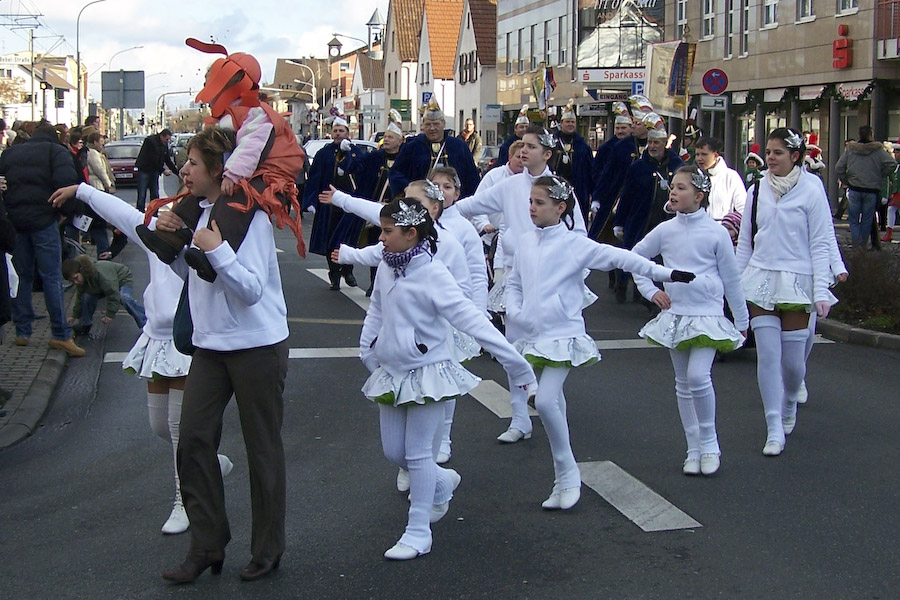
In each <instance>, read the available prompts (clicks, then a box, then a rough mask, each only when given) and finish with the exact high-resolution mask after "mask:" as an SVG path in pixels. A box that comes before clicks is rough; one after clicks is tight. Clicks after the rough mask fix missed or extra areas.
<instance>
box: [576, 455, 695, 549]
mask: <svg viewBox="0 0 900 600" xmlns="http://www.w3.org/2000/svg"><path fill="white" fill-rule="evenodd" d="M578 468H579V469H580V470H581V480H582V481H583V482H584V483H585V485H587V486H588V487H590V488H591V489H592V490H594V491H595V492H597V493H598V494H599V495H600V496H601V497H602V498H603V499H604V500H606V501H607V502H609V503H610V504H611V505H613V507H615V509H616V510H618V511H619V512H620V513H622V514H623V515H625V516H626V517H627V518H628V519H629V520H630V521H631V522H633V523H634V524H635V525H637V526H638V527H640V528H641V529H643V530H644V531H647V532H652V531H671V530H673V529H695V528H697V527H703V525H701V524H700V523H698V522H697V521H696V520H694V519H693V518H692V517H691V516H690V515H688V514H686V513H684V512H682V511H681V510H680V509H678V508H677V507H676V506H674V505H673V504H671V503H670V502H669V501H668V500H666V499H665V498H663V497H662V496H660V495H659V494H657V493H656V492H654V491H653V490H651V489H650V488H649V487H647V486H646V485H644V484H643V483H642V482H641V481H640V480H638V479H636V478H635V477H633V476H632V475H629V474H628V472H627V471H625V470H624V469H622V468H621V467H620V466H619V465H617V464H616V463H614V462H610V461H605V460H604V461H594V462H582V463H578Z"/></svg>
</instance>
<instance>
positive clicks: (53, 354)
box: [0, 349, 68, 450]
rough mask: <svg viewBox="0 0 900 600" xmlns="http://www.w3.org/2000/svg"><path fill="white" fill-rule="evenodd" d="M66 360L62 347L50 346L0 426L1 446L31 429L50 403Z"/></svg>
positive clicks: (10, 443)
mask: <svg viewBox="0 0 900 600" xmlns="http://www.w3.org/2000/svg"><path fill="white" fill-rule="evenodd" d="M67 360H68V356H67V355H66V353H65V352H64V351H63V350H57V349H50V350H49V351H48V352H47V356H46V358H44V362H43V364H42V365H41V368H40V370H39V371H38V374H37V376H36V377H35V378H34V381H33V382H32V384H31V387H30V388H28V393H26V394H25V397H24V398H22V402H21V403H20V404H19V406H18V408H16V410H15V412H14V413H13V414H12V416H10V418H9V421H8V422H7V423H6V424H5V425H4V426H3V427H0V450H2V449H5V448H8V447H10V446H12V445H13V444H15V443H16V442H19V441H21V440H23V439H25V438H26V437H28V436H30V435H31V434H32V433H34V430H35V429H36V428H37V425H38V423H40V421H41V417H43V416H44V413H45V412H46V411H47V407H48V406H49V405H50V398H51V397H52V396H53V390H54V388H56V384H57V383H58V382H59V378H60V376H61V375H62V372H63V370H64V369H65V368H66V361H67Z"/></svg>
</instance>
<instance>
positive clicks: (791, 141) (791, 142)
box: [784, 129, 803, 150]
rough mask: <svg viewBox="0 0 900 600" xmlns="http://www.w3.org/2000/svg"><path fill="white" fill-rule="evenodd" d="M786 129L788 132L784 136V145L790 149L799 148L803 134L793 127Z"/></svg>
mask: <svg viewBox="0 0 900 600" xmlns="http://www.w3.org/2000/svg"><path fill="white" fill-rule="evenodd" d="M788 131H789V132H790V133H789V134H788V136H787V137H786V138H784V145H785V146H787V147H788V148H789V149H791V150H799V149H800V146H802V145H803V136H802V135H800V134H799V133H797V132H796V131H794V130H793V129H788Z"/></svg>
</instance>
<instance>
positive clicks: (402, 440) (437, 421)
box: [379, 402, 453, 553]
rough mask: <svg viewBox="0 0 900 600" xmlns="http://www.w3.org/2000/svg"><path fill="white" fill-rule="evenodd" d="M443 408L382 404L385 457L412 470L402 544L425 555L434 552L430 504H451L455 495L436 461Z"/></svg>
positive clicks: (431, 404) (435, 404)
mask: <svg viewBox="0 0 900 600" xmlns="http://www.w3.org/2000/svg"><path fill="white" fill-rule="evenodd" d="M443 405H444V403H443V402H427V403H425V404H404V405H401V406H387V405H384V404H381V405H379V414H380V421H381V447H382V449H383V450H384V456H385V458H387V459H388V460H389V461H390V462H392V463H393V464H395V465H397V466H398V467H401V468H403V469H406V470H407V471H409V517H408V520H407V524H406V531H404V533H403V536H402V537H401V538H400V543H402V544H406V545H407V546H410V547H411V548H414V549H416V550H418V551H419V552H423V553H424V552H428V551H429V550H431V522H430V517H431V505H432V504H443V503H444V502H449V501H450V498H451V497H452V496H453V479H452V478H451V477H450V475H449V474H448V473H447V469H444V468H443V467H440V466H438V464H437V463H436V462H435V461H434V457H435V439H436V436H438V435H439V431H440V429H441V425H442V423H443V421H444V406H443Z"/></svg>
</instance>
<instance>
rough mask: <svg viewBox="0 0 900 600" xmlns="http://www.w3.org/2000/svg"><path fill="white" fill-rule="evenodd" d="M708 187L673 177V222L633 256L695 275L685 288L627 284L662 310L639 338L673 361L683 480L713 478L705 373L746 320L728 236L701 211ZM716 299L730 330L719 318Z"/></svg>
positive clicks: (685, 171) (710, 396)
mask: <svg viewBox="0 0 900 600" xmlns="http://www.w3.org/2000/svg"><path fill="white" fill-rule="evenodd" d="M710 187H711V181H710V177H709V175H707V173H706V172H705V171H703V170H702V169H700V168H699V167H697V166H693V165H692V166H689V167H681V168H680V169H678V170H677V171H676V172H675V175H674V176H673V177H672V182H671V188H670V190H669V203H668V206H667V207H666V208H667V210H669V211H676V215H675V218H674V219H671V220H669V221H665V222H663V223H662V224H660V225H657V226H656V227H655V228H654V229H653V230H652V231H651V232H650V233H648V234H647V235H646V236H645V237H644V239H643V240H641V241H640V242H639V243H638V244H637V245H636V246H635V247H634V249H633V250H632V251H633V252H635V253H637V254H640V255H641V256H646V257H647V258H653V257H655V256H658V255H662V258H663V263H664V264H665V265H666V266H667V267H673V268H676V269H687V270H689V271H692V272H693V273H695V274H696V275H697V278H696V279H695V280H694V281H693V282H692V283H691V284H690V285H689V286H686V285H684V284H681V283H667V284H665V291H662V290H660V289H659V288H657V287H656V286H655V285H653V282H652V281H650V280H648V279H647V278H646V277H643V276H641V275H635V276H634V283H635V285H636V286H637V288H638V290H639V291H640V293H641V295H643V296H644V298H646V299H647V300H650V301H651V302H653V303H654V304H656V305H657V306H658V307H659V308H660V309H662V312H660V314H659V315H657V317H656V318H654V319H653V320H652V321H650V322H649V323H647V324H646V325H645V326H644V328H643V329H641V331H640V334H639V335H640V336H641V337H643V338H646V339H647V340H649V341H650V342H653V343H656V344H659V345H661V346H665V347H666V348H668V349H669V354H670V356H671V358H672V366H673V367H674V369H675V396H676V398H677V399H678V414H679V415H680V416H681V424H682V426H683V427H684V436H685V438H686V439H687V459H686V460H685V461H684V466H683V468H682V470H683V472H684V474H685V475H699V474H700V473H703V474H704V475H712V474H713V473H715V472H716V471H717V470H718V469H719V460H720V459H719V456H720V454H721V451H720V449H719V441H718V437H717V436H716V393H715V390H714V389H713V384H712V378H711V377H710V370H711V368H712V363H713V359H714V358H715V357H716V351H717V350H718V351H720V352H731V351H732V350H735V349H736V348H738V347H740V346H741V344H743V343H744V339H745V338H746V331H747V327H748V326H749V319H750V317H749V316H748V313H747V304H746V300H745V298H744V291H743V289H742V288H741V275H740V273H739V272H738V270H737V265H736V263H735V260H734V247H733V245H732V242H731V236H729V235H728V231H727V230H726V229H725V228H724V227H722V226H721V225H719V224H718V223H717V222H716V221H714V220H713V219H712V218H711V217H710V216H709V214H707V212H706V209H705V205H706V199H707V194H709V191H710ZM723 293H724V295H725V298H726V299H727V300H728V306H729V307H730V308H731V311H732V313H733V314H734V323H735V324H732V323H731V321H729V320H728V319H727V318H725V314H724V311H723V310H722V295H723ZM741 332H743V333H741Z"/></svg>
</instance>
